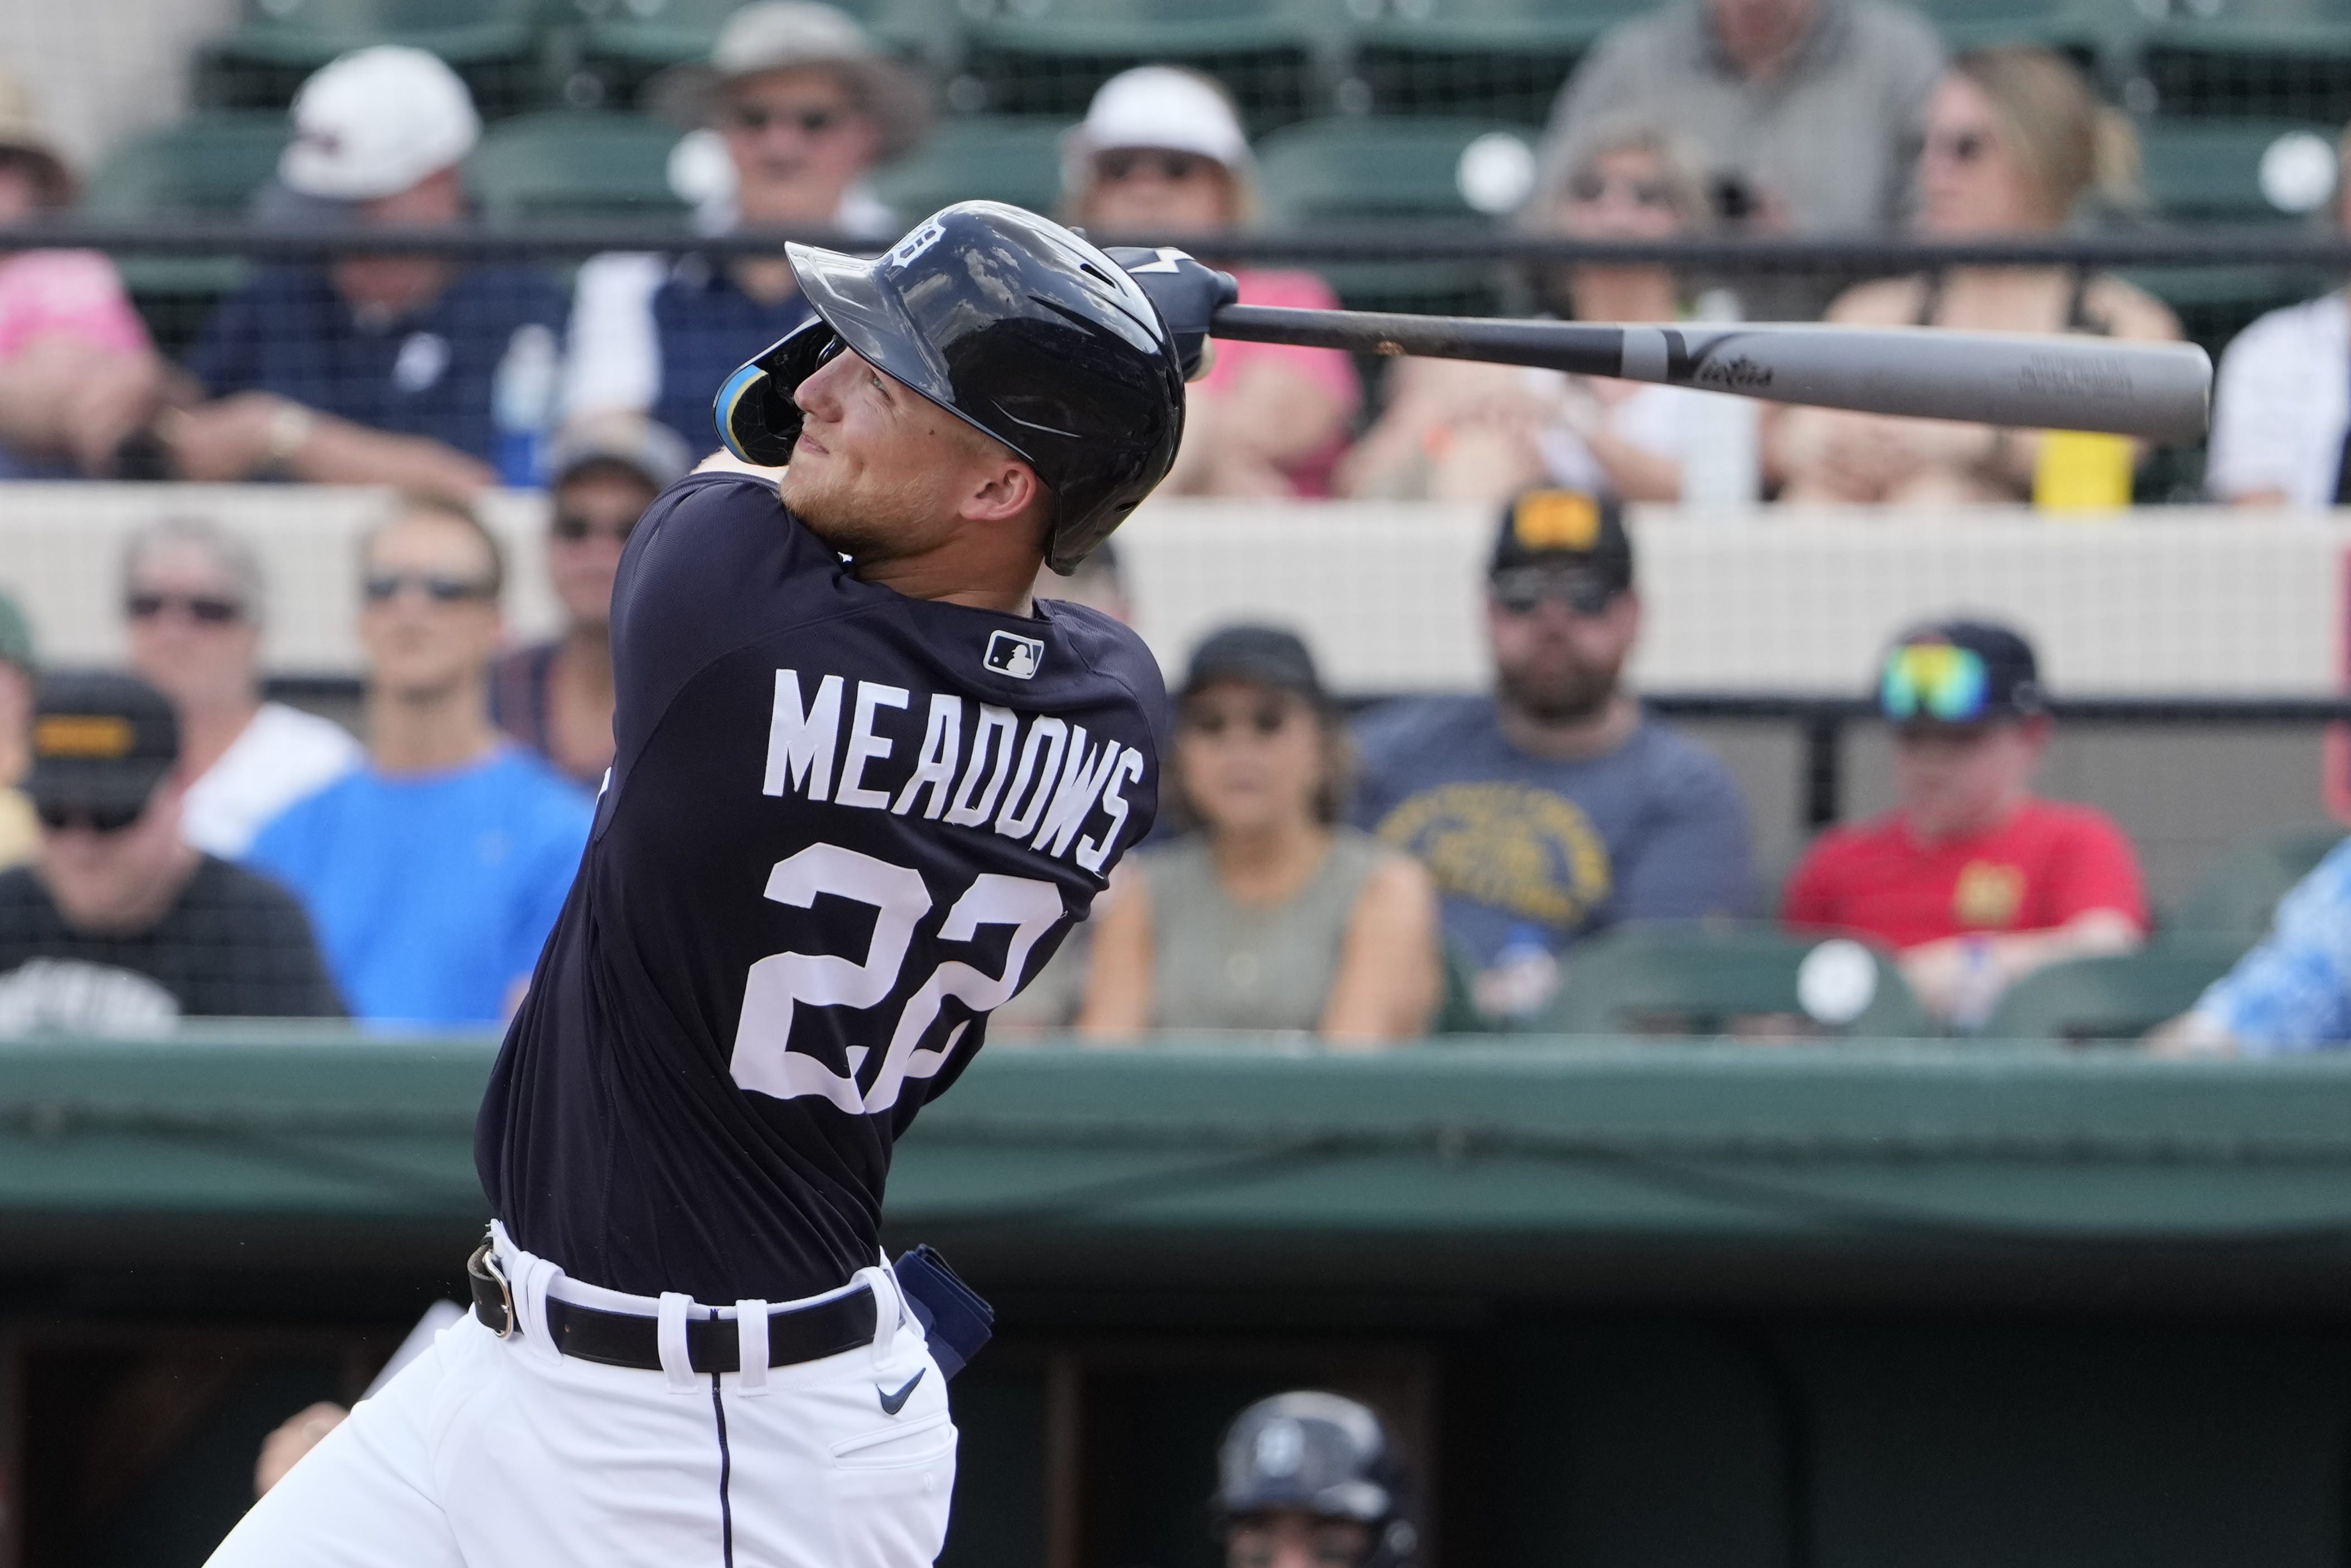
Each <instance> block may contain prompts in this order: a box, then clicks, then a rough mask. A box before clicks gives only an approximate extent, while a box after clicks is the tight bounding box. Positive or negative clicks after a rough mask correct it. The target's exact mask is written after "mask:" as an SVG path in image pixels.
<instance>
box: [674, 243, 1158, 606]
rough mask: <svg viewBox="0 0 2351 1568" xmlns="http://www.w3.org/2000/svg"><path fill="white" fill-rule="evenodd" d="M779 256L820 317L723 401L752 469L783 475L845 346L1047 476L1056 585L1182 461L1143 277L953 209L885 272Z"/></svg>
mask: <svg viewBox="0 0 2351 1568" xmlns="http://www.w3.org/2000/svg"><path fill="white" fill-rule="evenodd" d="M786 250H787V253H788V254H789V256H790V257H791V264H792V271H793V273H794V274H795V275H797V276H798V277H799V285H800V291H801V293H802V294H803V295H805V296H806V297H807V299H808V302H809V305H810V308H813V309H814V310H815V311H816V319H815V320H813V321H810V323H809V324H808V325H807V326H805V327H802V328H801V329H799V330H798V331H796V332H794V333H792V334H791V335H790V336H789V337H787V338H785V339H784V340H782V341H781V342H778V343H777V344H776V345H774V346H773V347H772V348H770V349H768V350H767V352H765V353H763V354H761V355H760V356H759V357H758V359H756V360H753V361H751V362H750V363H749V364H747V365H745V366H744V367H743V368H742V369H741V370H739V371H736V372H735V373H734V375H732V376H730V377H729V378H727V381H726V385H725V386H724V387H722V388H720V389H719V392H718V402H717V408H716V414H717V420H718V431H719V434H720V435H721V436H722V437H723V438H724V439H725V440H726V445H727V448H728V449H729V450H730V451H732V452H733V453H734V454H735V455H737V456H738V457H740V458H742V459H744V460H745V461H746V462H750V463H760V464H767V465H777V464H782V463H786V462H788V461H789V459H790V457H791V450H792V444H793V443H794V442H795V441H797V440H798V439H799V433H800V411H799V408H798V407H797V406H795V405H794V403H793V402H792V393H793V392H796V391H797V390H798V389H799V384H800V382H803V381H805V380H807V379H808V378H809V376H810V374H812V373H813V372H814V371H815V370H816V368H817V367H818V366H819V365H820V364H821V363H823V362H824V361H825V359H826V358H827V357H828V356H830V355H831V354H832V353H833V352H835V351H837V349H838V346H840V345H843V344H845V345H847V346H848V347H849V348H851V349H853V350H856V351H857V352H858V354H860V355H861V356H862V357H863V358H864V359H865V360H866V361H868V362H869V363H872V364H873V365H875V366H877V367H879V368H880V369H882V370H883V371H888V372H889V373H890V374H891V375H893V376H894V377H896V378H897V379H898V380H899V381H901V382H904V383H905V384H906V385H907V386H909V387H912V388H913V389H914V391H916V392H920V393H921V394H922V395H923V396H925V397H926V398H929V399H930V400H931V401H932V402H935V403H937V404H938V405H939V406H940V407H942V408H944V409H946V411H947V412H948V413H953V414H955V415H956V416H957V417H958V418H960V419H962V420H963V421H964V422H965V423H968V424H970V425H972V426H974V427H976V428H977V429H979V430H982V431H985V432H986V433H987V434H989V435H992V436H994V437H995V438H996V439H997V440H998V441H1000V442H1002V443H1003V444H1005V445H1007V446H1008V447H1010V448H1011V449H1012V451H1013V453H1014V454H1015V455H1018V456H1019V458H1020V459H1021V461H1023V462H1025V463H1027V464H1028V465H1029V466H1030V467H1031V468H1034V469H1035V470H1036V471H1037V477H1038V478H1039V479H1040V480H1042V481H1043V482H1044V484H1045V486H1046V487H1047V488H1049V489H1050V490H1051V491H1052V492H1053V497H1054V500H1055V503H1056V509H1055V513H1054V520H1053V530H1052V538H1050V540H1049V541H1047V544H1046V549H1045V557H1046V559H1047V560H1048V561H1049V562H1050V564H1051V566H1052V568H1053V570H1056V571H1061V572H1067V571H1069V570H1071V569H1072V568H1074V567H1075V566H1076V565H1077V564H1078V562H1079V561H1081V560H1082V559H1084V558H1085V554H1086V552H1087V551H1088V550H1090V549H1093V548H1094V546H1096V545H1097V544H1100V543H1101V542H1102V539H1103V538H1105V537H1107V536H1108V535H1109V533H1110V531H1111V530H1112V529H1113V528H1117V527H1118V525H1119V524H1120V523H1122V522H1123V521H1124V520H1125V518H1126V515H1127V513H1129V512H1131V511H1133V510H1134V507H1135V505H1136V504H1137V503H1138V502H1140V501H1141V500H1142V499H1143V498H1144V497H1145V496H1147V495H1149V494H1150V493H1151V490H1152V487H1153V486H1155V485H1157V484H1158V483H1159V481H1160V480H1161V479H1163V478H1165V476H1166V474H1167V470H1168V467H1169V465H1172V464H1173V463H1174V462H1175V447H1176V444H1177V443H1178V442H1179V441H1181V440H1182V439H1183V434H1184V371H1185V365H1184V362H1183V359H1184V357H1183V354H1182V352H1181V351H1180V350H1179V349H1178V347H1177V344H1176V343H1175V340H1174V338H1173V337H1172V335H1171V334H1170V332H1169V329H1168V327H1167V323H1166V322H1165V319H1162V317H1161V315H1160V313H1159V310H1158V308H1156V307H1155V305H1154V304H1153V303H1152V300H1151V298H1150V296H1148V295H1146V294H1145V293H1144V290H1143V289H1142V287H1140V286H1138V285H1137V284H1136V283H1135V281H1134V279H1133V278H1131V277H1128V276H1127V275H1126V272H1125V271H1124V269H1123V268H1122V267H1119V266H1118V264H1117V263H1115V262H1113V261H1112V260H1111V258H1110V257H1109V256H1105V255H1103V254H1102V252H1101V251H1100V250H1097V249H1096V248H1095V247H1094V246H1091V245H1089V244H1087V243H1086V242H1085V241H1084V240H1083V239H1081V238H1080V237H1079V236H1078V235H1074V234H1072V233H1071V232H1070V231H1069V230H1068V229H1065V228H1063V227H1061V225H1059V224H1056V223H1052V222H1050V221H1048V220H1047V219H1044V218H1040V217H1039V216H1037V215H1036V214H1033V213H1027V212H1023V211H1021V210H1020V209H1019V208H1018V207H1008V206H1006V205H1004V204H1001V203H998V202H960V203H957V204H956V205H954V206H952V207H948V208H946V209H945V210H943V211H941V212H938V213H936V214H933V215H932V216H930V217H928V218H926V219H925V220H924V221H923V222H922V223H921V224H918V225H915V227H914V232H913V233H911V234H909V235H906V237H905V238H904V239H902V240H900V241H899V242H898V243H897V244H896V245H894V246H892V247H891V248H890V249H889V251H888V252H887V253H885V254H884V255H883V256H881V257H880V258H879V259H877V260H873V261H864V260H861V259H859V258H858V257H856V256H842V255H841V254H839V253H838V252H834V251H827V250H818V249H816V248H815V247H814V246H804V245H793V246H787V247H786Z"/></svg>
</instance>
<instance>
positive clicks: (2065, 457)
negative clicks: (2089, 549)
mask: <svg viewBox="0 0 2351 1568" xmlns="http://www.w3.org/2000/svg"><path fill="white" fill-rule="evenodd" d="M2132 456H2133V453H2132V450H2131V438H2130V437H2129V436H2127V435H2107V434H2102V433H2100V432H2097V431H2090V430H2044V431H2043V432H2042V433H2041V452H2040V455H2039V456H2037V457H2036V458H2035V459H2034V460H2033V464H2032V504H2033V506H2034V507H2037V508H2039V509H2040V510H2042V511H2044V512H2118V511H2121V510H2122V509H2124V508H2125V507H2128V506H2129V505H2130V501H2131V467H2132V462H2131V459H2132Z"/></svg>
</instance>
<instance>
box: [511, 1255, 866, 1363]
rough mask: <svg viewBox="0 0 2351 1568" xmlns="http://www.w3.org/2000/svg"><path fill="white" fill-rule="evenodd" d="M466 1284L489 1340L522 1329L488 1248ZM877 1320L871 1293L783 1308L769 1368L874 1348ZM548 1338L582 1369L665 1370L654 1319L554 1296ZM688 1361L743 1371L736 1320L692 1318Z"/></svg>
mask: <svg viewBox="0 0 2351 1568" xmlns="http://www.w3.org/2000/svg"><path fill="white" fill-rule="evenodd" d="M465 1280H466V1282H467V1283H468V1284H470V1285H471V1286H472V1287H473V1291H474V1315H475V1317H477V1318H479V1319H481V1320H482V1322H483V1323H484V1324H486V1326H487V1327H488V1328H489V1329H490V1330H491V1332H493V1333H496V1335H497V1336H498V1337H499V1338H500V1339H505V1338H506V1337H507V1335H509V1334H511V1333H515V1332H516V1330H517V1329H518V1328H520V1327H521V1324H520V1323H519V1322H517V1321H516V1318H515V1307H514V1291H512V1290H511V1289H510V1288H508V1286H507V1280H506V1275H505V1273H504V1271H503V1270H500V1269H499V1267H498V1260H497V1258H496V1255H495V1254H493V1253H492V1252H491V1250H490V1243H489V1242H487V1241H485V1242H483V1243H482V1244H481V1246H479V1247H477V1248H475V1249H474V1255H473V1256H472V1257H471V1258H468V1259H466V1260H465ZM878 1320H879V1313H878V1312H877V1310H876V1308H875V1305H874V1301H873V1288H872V1286H871V1285H860V1286H859V1287H858V1288H857V1289H856V1290H854V1291H849V1292H848V1293H847V1294H845V1295H839V1296H835V1297H833V1298H831V1300H830V1301H818V1302H815V1303H814V1304H812V1305H810V1306H805V1307H778V1308H777V1309H776V1310H775V1311H773V1312H769V1313H768V1365H769V1366H796V1365H798V1364H799V1363H801V1362H803V1361H821V1360H823V1359H824V1358H825V1357H826V1356H828V1355H839V1354H841V1352H842V1351H844V1350H855V1349H857V1348H858V1347H859V1346H860V1345H867V1344H872V1343H873V1330H874V1327H875V1325H876V1323H877V1322H878ZM547 1332H548V1333H550V1334H552V1335H553V1336H554V1339H555V1348H556V1349H558V1350H559V1351H561V1352H562V1353H563V1354H566V1355H572V1356H578V1357H579V1358H580V1360H582V1361H593V1362H601V1364H604V1365H606V1366H628V1367H634V1368H635V1369H636V1370H638V1371H639V1372H659V1371H660V1370H661V1369H662V1362H661V1344H660V1333H661V1324H660V1320H659V1319H657V1318H649V1317H641V1316H639V1315H638V1314H636V1313H634V1312H606V1311H604V1310H603V1309H602V1308H601V1307H583V1306H581V1305H580V1304H579V1303H578V1302H576V1301H558V1300H556V1299H555V1298H554V1297H552V1296H550V1297H549V1298H548V1301H547ZM685 1354H686V1360H687V1361H688V1362H689V1363H690V1364H692V1365H693V1367H694V1370H695V1371H696V1372H740V1371H742V1370H743V1345H742V1341H741V1339H740V1338H739V1337H738V1334H737V1329H736V1326H735V1320H734V1319H733V1318H688V1319H687V1320H686V1321H685Z"/></svg>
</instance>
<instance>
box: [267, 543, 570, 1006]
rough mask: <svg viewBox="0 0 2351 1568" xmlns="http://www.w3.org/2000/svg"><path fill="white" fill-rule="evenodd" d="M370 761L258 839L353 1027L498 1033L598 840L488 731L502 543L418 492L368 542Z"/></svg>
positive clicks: (363, 632)
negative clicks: (578, 868) (579, 866)
mask: <svg viewBox="0 0 2351 1568" xmlns="http://www.w3.org/2000/svg"><path fill="white" fill-rule="evenodd" d="M505 581H506V565H505V557H504V554H503V552H502V551H501V550H500V549H499V548H498V544H497V541H496V539H495V538H493V537H492V536H491V535H490V534H489V532H488V531H487V530H486V529H485V528H483V527H482V524H481V522H480V520H479V519H478V518H476V517H474V515H473V514H472V513H471V512H469V511H467V510H466V509H465V507H460V506H457V505H455V503H448V502H437V501H427V500H423V499H421V498H420V499H412V500H411V501H409V502H408V503H406V504H405V505H404V506H403V507H402V509H401V510H400V511H399V512H397V513H395V514H394V515H393V517H392V518H391V520H389V521H388V522H386V523H384V524H383V525H382V526H381V528H377V529H376V530H375V531H374V532H373V533H372V534H371V535H369V536H368V538H366V539H365V540H364V541H362V543H361V546H360V583H361V594H362V599H363V603H362V604H361V607H360V643H361V645H362V646H363V647H364V649H365V650H366V653H367V661H368V672H367V744H368V756H367V760H366V763H365V765H364V766H362V767H360V768H356V769H354V770H353V771H351V772H350V773H348V774H345V775H344V776H343V777H341V778H340V779H336V780H335V781H334V782H333V783H330V784H329V785H327V786H326V787H325V788H324V789H319V791H318V792H316V793H315V794H312V795H310V796H308V797H307V798H305V799H304V800H298V801H297V802H295V803H294V804H293V805H292V806H289V807H287V810H285V811H284V812H283V813H281V814H280V815H279V816H278V817H277V819H276V820H274V821H271V822H269V823H268V824H267V825H266V826H265V827H264V828H263V829H262V830H261V831H260V832H259V833H258V834H257V835H256V837H255V839H254V841H253V850H252V853H251V856H250V863H252V864H253V865H255V866H256V867H259V868H260V869H262V870H264V871H266V872H268V873H271V874H272V875H274V876H276V877H277V878H278V879H279V880H280V881H282V882H284V883H286V884H287V886H289V887H291V888H293V889H294V890H295V892H296V893H298V894H300V895H301V897H302V900H303V902H304V904H306V905H307V906H308V909H309V911H310V915H311V918H312V919H313V920H314V921H315V922H316V923H317V925H318V928H319V944H320V946H322V947H324V949H325V950H326V954H327V959H328V963H329V966H330V967H331V968H332V970H333V973H334V975H335V977H336V979H337V981H338V982H339V983H340V985H341V987H342V989H343V994H344V995H345V996H346V997H347V998H349V999H350V1007H351V1011H352V1013H353V1015H354V1016H356V1017H359V1018H362V1019H373V1020H381V1021H398V1022H402V1023H412V1024H425V1025H434V1026H443V1025H462V1024H485V1023H491V1022H495V1021H496V1020H497V1019H500V1018H502V1017H504V1016H505V1015H506V1014H507V1012H508V1011H509V1010H510V1009H512V1008H513V1006H514V1004H515V1002H516V1000H517V998H519V997H520V996H521V994H522V989H523V985H524V982H525V981H526V980H527V979H528V977H529V974H530V968H531V965H532V964H533V963H534V962H535V961H536V960H537V959H538V949H539V946H540V944H541V943H543V942H544V941H545V940H546V938H547V933H548V930H549V927H550V926H552V925H554V924H555V916H556V913H557V911H558V910H559V909H560V908H561V906H562V903H563V895H564V893H565V891H566V890H567V888H568V887H569V883H570V880H571V873H572V868H573V866H574V865H575V864H576V863H577V862H578V860H579V857H580V845H581V844H582V843H583V842H585V841H586V839H587V836H588V813H589V805H588V799H587V796H586V794H585V793H584V792H583V791H581V790H580V789H579V788H577V787H576V786H574V785H572V784H570V783H569V782H568V781H566V780H565V779H563V778H561V777H560V776H559V775H558V774H557V773H555V772H554V771H553V770H552V769H550V768H548V767H547V765H546V764H545V763H543V762H541V761H540V760H539V759H538V758H536V757H534V756H532V755H530V754H529V753H528V752H526V751H524V750H523V749H522V748H521V747H517V746H516V745H514V744H513V743H512V742H510V741H507V740H506V739H505V738H504V737H501V736H500V735H499V733H498V731H497V729H496V727H495V726H493V725H492V724H491V723H490V718H489V699H488V681H487V672H488V668H489V663H490V659H491V656H492V655H493V653H495V652H496V648H497V644H498V639H499V637H500V635H501V632H502V629H503V622H502V621H501V619H500V616H499V611H498V600H499V596H500V592H501V591H502V589H503V588H504V586H505Z"/></svg>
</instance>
